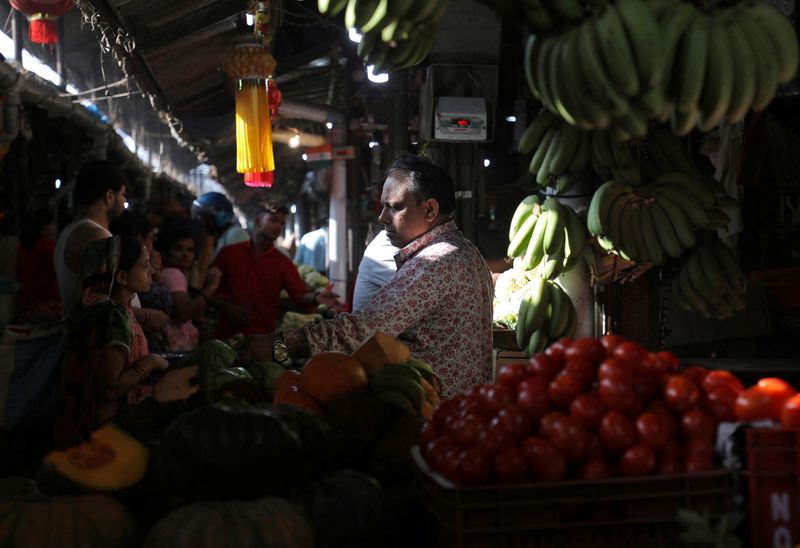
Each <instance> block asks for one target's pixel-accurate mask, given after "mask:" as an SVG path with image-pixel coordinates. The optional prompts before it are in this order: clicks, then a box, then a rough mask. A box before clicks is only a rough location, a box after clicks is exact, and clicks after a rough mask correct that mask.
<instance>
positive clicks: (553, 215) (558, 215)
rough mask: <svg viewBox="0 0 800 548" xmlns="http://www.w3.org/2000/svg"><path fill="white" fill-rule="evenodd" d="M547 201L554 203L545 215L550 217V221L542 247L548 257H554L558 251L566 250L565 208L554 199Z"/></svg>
mask: <svg viewBox="0 0 800 548" xmlns="http://www.w3.org/2000/svg"><path fill="white" fill-rule="evenodd" d="M547 201H552V202H553V203H552V205H551V206H550V208H549V209H547V210H546V211H545V213H546V214H548V215H549V219H548V221H547V227H546V228H545V231H544V236H543V237H542V246H543V247H544V252H545V253H546V254H547V255H552V254H554V253H555V252H556V250H557V249H559V248H561V249H563V248H564V226H565V224H566V223H565V218H564V216H565V214H564V212H563V211H564V206H562V205H561V204H560V203H558V201H557V200H555V199H554V198H548V200H547ZM547 201H546V202H545V204H546V203H547Z"/></svg>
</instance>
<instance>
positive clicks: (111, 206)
mask: <svg viewBox="0 0 800 548" xmlns="http://www.w3.org/2000/svg"><path fill="white" fill-rule="evenodd" d="M109 193H110V196H109V197H108V200H107V203H108V220H109V221H110V220H112V219H116V218H117V217H119V216H120V215H122V212H123V211H125V199H126V198H125V185H122V186H121V187H120V188H119V190H118V191H116V192H114V191H109Z"/></svg>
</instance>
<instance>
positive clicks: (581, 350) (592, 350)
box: [564, 337, 606, 364]
mask: <svg viewBox="0 0 800 548" xmlns="http://www.w3.org/2000/svg"><path fill="white" fill-rule="evenodd" d="M564 354H565V356H566V357H567V361H571V360H576V359H581V360H586V361H588V362H590V363H594V364H597V363H600V362H601V361H603V360H604V359H605V357H606V349H605V347H604V346H603V345H602V343H601V342H600V341H598V340H597V339H594V338H592V337H584V338H583V339H578V340H577V341H575V342H574V343H572V344H571V345H569V347H567V349H566V350H565V352H564Z"/></svg>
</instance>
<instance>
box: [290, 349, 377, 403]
mask: <svg viewBox="0 0 800 548" xmlns="http://www.w3.org/2000/svg"><path fill="white" fill-rule="evenodd" d="M367 382H368V381H367V372H366V371H365V370H364V366H363V365H361V362H359V361H358V360H357V359H355V358H353V357H352V356H348V355H347V354H342V353H341V352H320V353H319V354H317V355H316V356H313V357H312V358H311V359H310V360H308V362H306V365H305V366H304V367H303V371H302V372H301V373H300V389H301V390H303V391H304V392H306V393H307V394H309V395H310V396H311V397H313V398H314V399H315V400H317V401H318V402H320V403H321V404H322V405H330V404H331V403H333V402H334V401H336V400H338V399H341V398H344V397H345V396H349V395H351V394H356V393H358V392H361V391H362V390H364V389H366V388H367Z"/></svg>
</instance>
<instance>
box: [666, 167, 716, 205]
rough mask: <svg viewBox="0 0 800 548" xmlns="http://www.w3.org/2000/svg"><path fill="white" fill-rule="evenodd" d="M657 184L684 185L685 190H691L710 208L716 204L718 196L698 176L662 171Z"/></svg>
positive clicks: (702, 203) (701, 202)
mask: <svg viewBox="0 0 800 548" xmlns="http://www.w3.org/2000/svg"><path fill="white" fill-rule="evenodd" d="M656 184H657V185H661V184H674V185H678V186H680V187H682V188H683V189H684V190H686V191H688V192H690V193H691V194H692V195H694V197H695V198H697V200H698V201H699V202H700V204H701V205H702V206H703V207H704V208H706V209H709V208H711V207H712V206H713V205H714V202H715V201H716V197H715V196H714V193H713V192H711V191H710V190H709V189H707V188H706V187H705V186H704V185H703V183H701V182H699V181H698V180H697V179H696V178H694V177H692V176H691V175H686V174H685V173H677V172H673V173H662V174H661V176H660V177H659V178H658V180H657V181H656Z"/></svg>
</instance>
